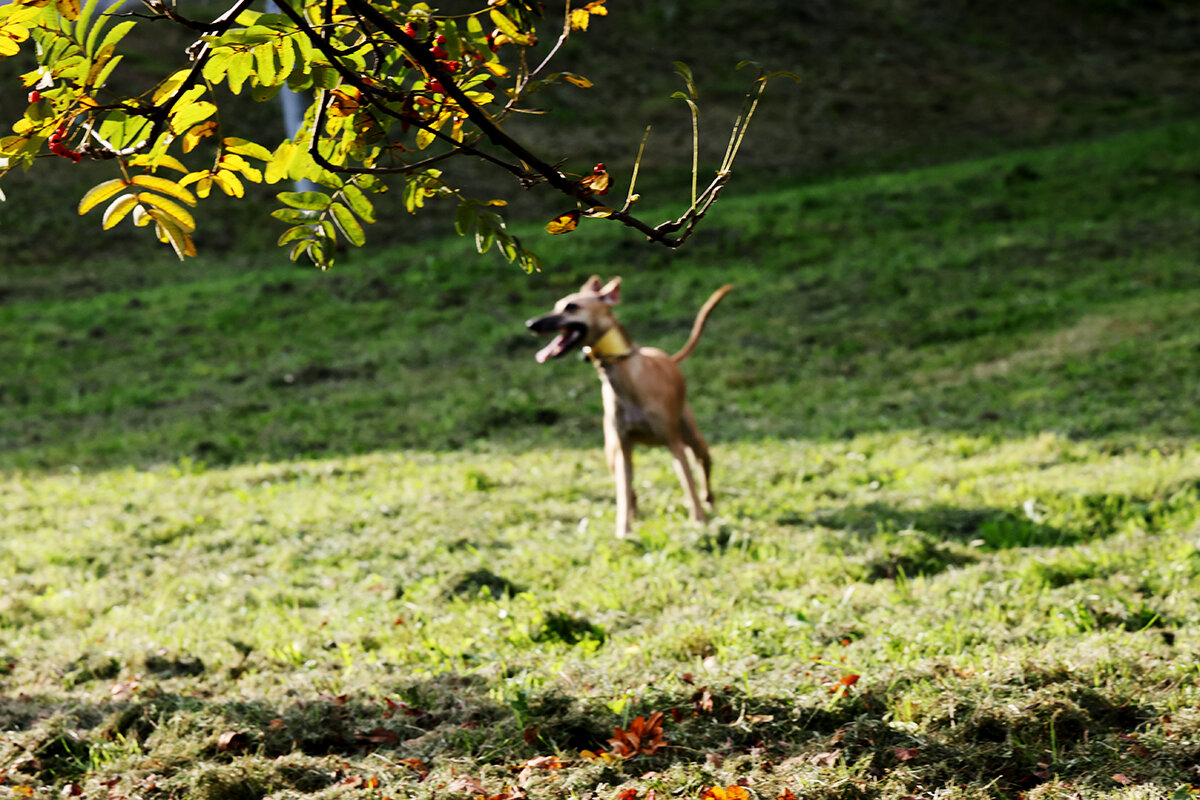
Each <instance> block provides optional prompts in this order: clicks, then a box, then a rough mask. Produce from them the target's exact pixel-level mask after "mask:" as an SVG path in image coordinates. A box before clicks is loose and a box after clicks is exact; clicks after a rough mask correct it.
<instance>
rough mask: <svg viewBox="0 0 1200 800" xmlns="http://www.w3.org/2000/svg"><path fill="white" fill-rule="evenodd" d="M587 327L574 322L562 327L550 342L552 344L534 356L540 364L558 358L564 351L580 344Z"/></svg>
mask: <svg viewBox="0 0 1200 800" xmlns="http://www.w3.org/2000/svg"><path fill="white" fill-rule="evenodd" d="M586 330H587V328H586V327H585V326H583V325H580V324H578V323H572V324H570V325H567V326H566V327H565V328H560V329H559V331H558V335H557V336H555V337H554V339H553V340H552V341H551V342H550V344H548V345H546V346H545V347H543V348H542V349H541V350H538V351H537V355H536V356H534V358H536V359H537V361H538V363H539V364H545V363H546V362H547V361H549V360H550V359H552V358H558V357H559V356H561V355H562V354H563V353H566V352H567V351H568V350H570V349H571V348H572V347H574V346H575V345H577V344H579V340H580V339H582V338H583V334H584V332H585V331H586Z"/></svg>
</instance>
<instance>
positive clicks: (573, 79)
mask: <svg viewBox="0 0 1200 800" xmlns="http://www.w3.org/2000/svg"><path fill="white" fill-rule="evenodd" d="M562 79H563V80H564V81H566V82H567V83H570V84H574V85H575V86H578V87H579V88H580V89H590V88H592V87H593V86H595V85H596V84H594V83H592V82H591V81H590V80H588V79H587V78H585V77H583V76H582V75H576V74H574V73H572V72H564V73H563V74H562Z"/></svg>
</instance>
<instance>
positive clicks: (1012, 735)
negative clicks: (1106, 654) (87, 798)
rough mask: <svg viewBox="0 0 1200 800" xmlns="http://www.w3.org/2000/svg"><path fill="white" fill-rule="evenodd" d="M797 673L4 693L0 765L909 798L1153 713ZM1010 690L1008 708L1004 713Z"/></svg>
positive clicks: (1042, 759)
mask: <svg viewBox="0 0 1200 800" xmlns="http://www.w3.org/2000/svg"><path fill="white" fill-rule="evenodd" d="M797 674H798V675H800V673H797ZM808 675H809V673H807V672H805V673H804V675H802V676H800V677H798V679H797V683H798V684H799V685H800V686H801V688H800V689H799V690H797V691H794V692H793V693H791V694H788V695H778V696H767V695H754V696H750V695H747V694H745V693H744V692H743V691H742V690H741V689H738V688H734V687H728V686H726V687H724V688H719V687H712V688H710V687H707V686H699V685H685V684H682V683H676V684H675V686H676V688H674V689H664V690H659V692H658V694H657V696H656V697H654V699H653V706H647V707H645V708H640V709H638V710H637V711H636V712H629V713H627V714H626V715H624V716H622V715H618V714H615V713H613V712H612V711H610V710H609V709H607V708H605V707H604V706H603V705H598V704H597V703H596V702H595V701H594V700H590V699H584V698H579V697H572V696H570V695H564V694H558V693H533V694H530V695H520V696H518V697H513V698H509V699H508V700H507V701H502V700H499V699H497V698H498V695H497V693H496V691H495V688H496V687H495V686H494V685H493V684H492V682H491V681H488V680H485V679H483V678H481V677H480V676H478V675H473V676H464V675H443V676H440V677H438V678H436V679H432V680H427V681H415V682H414V681H407V682H404V683H402V684H399V683H398V684H396V685H394V686H388V687H386V691H385V692H383V693H382V694H380V695H379V696H376V697H365V696H354V695H351V696H331V695H320V696H315V697H307V698H303V699H294V700H291V701H289V702H286V703H275V702H270V701H266V700H250V701H245V700H239V701H233V700H213V699H208V698H203V697H200V696H197V695H196V694H194V693H192V692H185V693H177V692H161V693H154V694H150V695H147V696H143V697H135V698H133V699H130V700H125V701H113V702H104V703H99V704H87V703H83V704H78V705H71V704H68V703H64V702H62V701H61V700H56V699H54V698H51V697H29V696H21V697H4V698H0V719H2V720H3V721H4V723H5V726H4V728H5V730H6V731H8V732H9V733H8V734H6V741H5V743H4V744H3V745H0V769H2V770H4V771H5V774H6V776H7V779H8V780H9V781H10V782H11V783H13V784H14V785H18V784H20V785H45V786H53V787H55V788H58V789H60V790H61V789H64V788H65V787H67V786H69V785H73V784H78V783H82V782H84V781H86V780H88V779H92V780H96V779H105V780H113V782H114V783H116V782H117V781H119V780H120V776H121V773H122V772H123V771H124V772H127V773H129V774H128V775H126V777H125V779H126V780H134V779H137V780H143V781H144V780H147V770H146V768H145V767H144V766H138V767H137V768H136V769H134V768H133V765H134V764H137V765H145V764H153V765H154V766H153V769H152V770H151V771H152V773H153V775H152V776H151V777H153V779H154V783H155V787H156V788H157V789H161V790H166V791H167V792H168V794H169V796H175V795H176V794H177V793H178V792H180V791H184V790H186V791H187V792H189V794H188V796H197V797H203V798H206V800H240V798H243V797H250V796H258V797H261V796H264V795H265V794H267V793H270V792H277V791H300V792H314V791H319V790H321V789H324V788H326V787H329V786H332V785H334V784H337V783H339V782H347V781H351V780H353V778H354V776H358V777H359V779H365V776H369V775H376V776H382V779H383V780H386V781H389V782H391V783H392V784H395V783H402V784H408V785H411V787H412V788H413V789H416V788H418V787H421V786H422V785H423V784H426V782H427V781H431V782H432V784H434V785H437V786H444V785H445V784H446V783H448V782H449V781H450V780H452V779H453V778H454V775H455V773H456V767H455V765H456V764H461V763H463V760H464V759H468V760H474V762H475V763H477V764H479V765H487V764H491V766H490V767H487V766H481V771H480V772H478V773H475V772H472V773H471V774H470V775H469V777H470V779H471V780H472V781H475V780H478V781H481V782H488V783H490V784H493V785H489V786H488V787H487V791H488V794H495V793H496V792H498V791H500V789H501V787H503V786H506V785H508V784H512V783H517V782H523V786H524V788H528V789H533V788H537V787H538V784H539V783H541V787H540V788H541V789H542V790H543V791H547V790H549V791H567V790H568V789H569V788H570V787H572V786H576V785H577V786H593V787H594V786H596V785H599V784H602V783H604V784H608V785H610V786H615V785H620V784H623V783H627V782H635V781H638V780H646V776H647V775H653V774H656V773H658V774H661V773H666V772H668V771H669V770H671V769H672V768H675V767H682V768H684V769H685V771H687V772H688V773H689V774H693V775H696V776H699V777H700V778H701V779H702V780H703V781H704V782H705V783H706V784H707V785H712V784H715V783H717V782H718V781H719V780H720V779H721V778H722V777H723V776H724V775H725V774H726V773H724V772H723V771H722V769H721V766H722V764H723V763H724V762H725V761H727V760H736V761H731V763H738V764H739V767H738V770H739V771H740V772H746V773H755V772H757V774H760V775H767V774H769V775H772V776H775V777H778V778H780V779H784V780H786V779H788V778H792V779H796V780H804V781H806V782H807V781H811V779H812V777H816V776H819V777H821V778H825V779H830V778H837V777H839V776H842V775H844V774H846V772H845V771H846V770H851V769H852V771H853V773H854V774H855V775H856V776H857V777H858V778H859V779H861V780H865V781H868V782H870V781H879V780H883V779H891V780H895V779H897V778H896V775H900V778H899V779H900V780H910V781H912V782H913V784H914V786H915V785H916V783H918V782H924V783H925V785H929V784H930V782H940V783H942V784H945V783H959V784H962V785H968V786H970V785H974V786H979V787H986V786H993V785H996V786H1000V787H1002V788H1003V789H1005V790H1016V789H1023V788H1029V787H1030V786H1033V785H1036V784H1038V783H1041V782H1043V781H1044V780H1046V779H1047V778H1048V777H1049V775H1050V773H1051V769H1052V770H1053V773H1054V774H1055V775H1056V776H1057V777H1058V778H1060V779H1075V778H1085V777H1087V776H1088V775H1089V774H1091V773H1093V772H1095V771H1096V770H1097V769H1105V768H1106V767H1107V762H1109V761H1112V760H1113V759H1116V758H1118V757H1119V754H1118V753H1117V749H1118V747H1115V746H1114V745H1119V746H1120V749H1122V750H1124V749H1128V742H1130V741H1134V740H1135V736H1134V735H1135V733H1136V732H1138V731H1139V730H1142V728H1143V726H1144V725H1145V724H1146V722H1147V721H1148V720H1150V719H1152V718H1153V717H1154V716H1155V714H1154V712H1153V710H1152V709H1151V708H1149V707H1146V706H1143V705H1141V704H1140V703H1139V702H1137V701H1136V700H1135V699H1134V698H1130V697H1120V696H1109V695H1106V694H1104V693H1103V691H1101V690H1099V689H1097V688H1095V686H1093V685H1090V684H1089V682H1088V679H1087V676H1080V675H1076V674H1073V673H1068V672H1062V673H1061V674H1057V673H1055V674H1052V673H1050V672H1039V671H1037V670H1031V671H1028V672H1027V674H1025V675H1022V676H1020V680H1019V681H1017V684H1015V685H1013V686H1007V685H1000V686H991V687H988V689H987V691H983V692H977V691H974V689H973V688H972V685H971V681H970V679H969V678H968V679H964V680H960V681H959V684H960V685H958V686H956V687H955V692H956V698H957V699H956V703H955V704H953V705H952V706H951V707H952V708H953V709H954V710H952V711H951V712H950V716H949V717H944V716H937V715H935V716H934V718H930V719H927V720H925V722H924V724H923V725H922V726H920V730H921V732H920V733H918V732H917V731H918V728H917V727H912V728H906V727H904V726H898V725H896V724H895V721H894V714H895V707H896V705H897V698H898V697H899V696H900V695H902V694H903V693H904V692H905V691H906V688H907V686H908V684H909V683H912V682H920V681H922V680H927V679H928V678H929V676H928V675H925V676H917V675H913V676H900V677H899V678H897V679H895V680H893V681H892V682H891V684H890V685H889V686H888V687H887V688H886V689H881V688H867V689H864V690H859V689H857V688H846V687H840V689H839V690H838V691H836V692H831V691H830V689H829V687H828V686H825V685H823V684H822V683H821V682H820V679H817V678H813V677H805V676H808ZM947 679H951V678H947V677H946V676H943V678H942V679H941V680H942V681H943V682H944V681H945V680H947ZM805 684H811V685H810V686H808V688H807V689H806V688H804V685H805ZM833 686H834V688H835V689H838V688H839V686H838V684H837V683H836V682H834V683H833ZM974 688H975V689H977V688H978V687H974ZM1015 696H1019V697H1020V698H1021V703H1020V706H1018V705H1016V704H1014V703H1013V702H1011V700H1012V698H1013V697H1015ZM653 709H659V710H662V711H663V712H664V717H663V720H664V740H665V745H664V746H663V747H661V748H660V749H657V750H656V751H655V752H653V753H649V754H644V755H638V756H636V757H634V758H631V759H628V760H620V759H617V760H614V761H606V760H602V759H600V760H590V761H589V760H587V759H586V758H583V757H582V756H581V755H580V753H581V751H585V750H590V751H593V752H599V751H603V750H607V749H609V748H610V743H609V742H608V739H609V737H610V736H611V735H612V732H613V729H614V728H617V727H622V726H625V727H629V721H630V719H631V718H632V716H634V715H635V714H641V715H645V716H649V715H650V713H651V712H652V710H653ZM1144 741H1147V742H1150V741H1151V740H1150V739H1146V740H1144ZM1122 743H1124V744H1122ZM1139 746H1140V747H1142V749H1143V750H1145V751H1146V752H1145V755H1144V757H1145V758H1149V757H1150V756H1151V753H1150V751H1149V750H1146V748H1145V747H1144V746H1141V745H1139ZM1150 746H1151V747H1156V752H1154V753H1153V756H1154V757H1155V758H1156V759H1157V764H1158V771H1159V772H1160V773H1161V772H1164V771H1169V772H1175V773H1177V774H1179V775H1181V776H1183V775H1186V774H1187V771H1188V770H1189V769H1190V768H1191V765H1192V763H1193V760H1192V759H1193V757H1194V755H1195V753H1193V752H1191V751H1190V750H1186V748H1185V749H1180V748H1171V747H1170V746H1168V745H1167V744H1165V743H1163V744H1161V747H1160V746H1158V745H1150ZM1157 750H1161V752H1157ZM1185 750H1186V752H1185ZM551 755H553V756H556V757H558V758H559V759H560V760H561V764H560V765H559V766H555V767H552V768H542V767H534V768H530V769H528V770H525V771H524V772H522V768H523V767H525V766H528V764H529V762H528V761H526V763H525V764H522V763H520V760H521V759H526V760H528V759H533V758H535V757H538V756H551ZM496 758H500V759H503V760H502V761H500V762H494V759H496ZM122 759H128V761H122ZM510 762H512V763H510ZM535 763H536V762H535ZM901 768H902V769H901ZM898 770H901V771H900V772H897V771H898ZM114 771H115V774H113V773H114ZM905 776H907V777H905ZM460 777H466V776H460ZM108 785H111V784H108ZM428 785H429V784H426V788H427V786H428ZM810 785H811V784H810ZM350 788H355V787H353V786H351V787H350ZM368 788H369V787H368ZM459 788H460V790H461V791H466V792H472V791H474V789H472V788H470V787H468V786H465V785H464V786H462V787H459ZM814 796H821V797H825V796H826V795H814ZM828 796H829V797H833V796H837V795H833V794H831V795H828Z"/></svg>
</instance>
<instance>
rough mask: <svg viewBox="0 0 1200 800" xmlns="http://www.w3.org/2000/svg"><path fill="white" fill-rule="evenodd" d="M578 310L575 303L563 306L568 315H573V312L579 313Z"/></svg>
mask: <svg viewBox="0 0 1200 800" xmlns="http://www.w3.org/2000/svg"><path fill="white" fill-rule="evenodd" d="M578 310H579V306H578V305H576V304H575V303H567V304H566V305H565V306H563V311H566V312H567V313H568V314H569V313H571V312H572V311H578Z"/></svg>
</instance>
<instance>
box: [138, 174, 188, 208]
mask: <svg viewBox="0 0 1200 800" xmlns="http://www.w3.org/2000/svg"><path fill="white" fill-rule="evenodd" d="M132 182H133V183H134V185H136V186H145V187H146V188H147V189H153V190H154V191H156V192H162V193H163V194H169V195H170V196H171V197H174V198H175V199H177V200H182V201H183V202H185V203H187V204H188V205H189V206H194V205H196V197H195V195H193V194H192V193H191V192H189V191H188V190H187V189H185V188H183V187H182V186H180V185H179V184H178V183H176V182H175V181H170V180H167V179H166V178H160V177H158V176H157V175H134V176H133V178H132Z"/></svg>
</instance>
